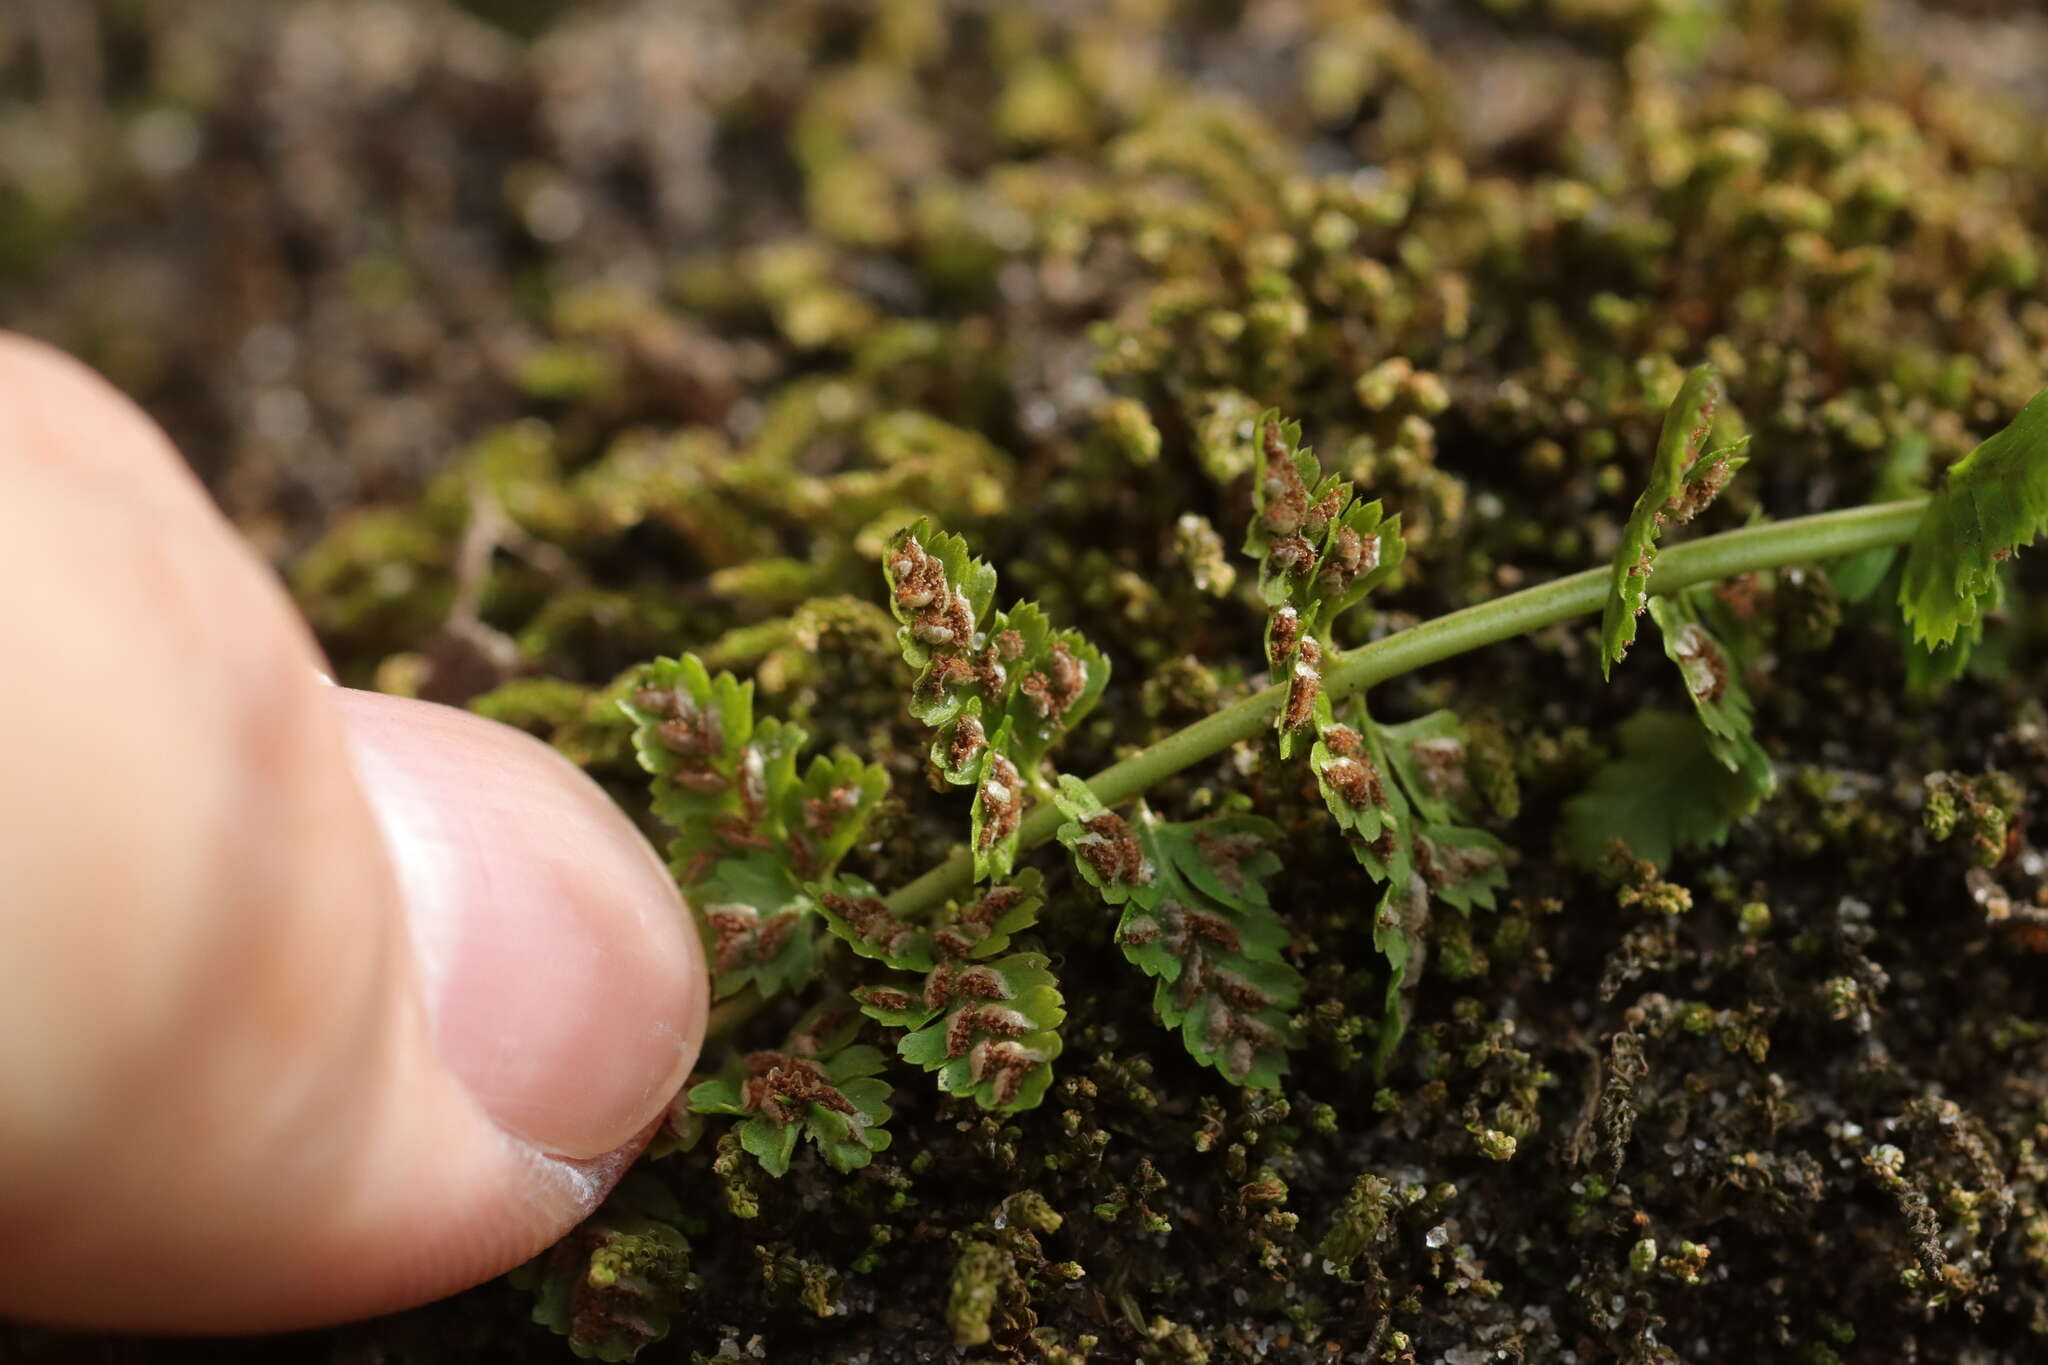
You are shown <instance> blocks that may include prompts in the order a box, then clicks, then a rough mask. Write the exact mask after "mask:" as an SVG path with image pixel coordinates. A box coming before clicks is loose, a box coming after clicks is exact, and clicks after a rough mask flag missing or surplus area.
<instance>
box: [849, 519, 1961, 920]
mask: <svg viewBox="0 0 2048 1365" xmlns="http://www.w3.org/2000/svg"><path fill="white" fill-rule="evenodd" d="M1925 506H1926V499H1924V498H1916V499H1912V500H1910V501H1906V502H1888V503H1880V504H1877V505H1875V506H1870V507H1854V508H1849V509H1847V510H1845V511H1840V512H1822V513H1819V514H1818V515H1815V516H1810V517H1795V518H1793V519H1792V520H1790V521H1774V522H1768V523H1766V524H1764V525H1760V526H1746V527H1744V528H1742V529H1741V530H1739V531H1725V532H1723V533H1721V534H1720V535H1713V536H1706V537H1704V538H1702V539H1700V540H1695V541H1693V542H1691V543H1690V544H1686V545H1677V546H1673V547H1672V548H1670V549H1668V550H1665V551H1664V552H1663V553H1661V554H1660V555H1659V556H1658V557H1657V567H1656V571H1655V574H1654V575H1653V576H1652V578H1651V580H1650V591H1651V592H1653V593H1664V594H1668V593H1674V592H1680V591H1682V590H1684V589H1686V588H1690V587H1694V586H1696V585H1697V584H1700V583H1711V582H1714V581H1716V580H1717V579H1723V578H1732V577H1734V576H1735V575H1736V574H1741V573H1748V572H1750V571H1751V570H1754V569H1774V568H1778V567H1780V566H1782V565H1786V564H1801V563H1808V562H1811V561H1816V560H1826V559H1839V558H1841V557H1843V556H1845V555H1852V554H1856V553H1858V552H1860V551H1863V550H1876V549H1882V548H1884V547H1885V546H1888V545H1903V544H1905V543H1906V541H1908V540H1909V539H1911V538H1912V535H1913V529H1914V527H1916V526H1918V525H1919V524H1920V511H1921V509H1922V508H1923V507H1925ZM1613 578H1614V573H1613V570H1612V569H1611V568H1599V569H1588V570H1586V571H1585V572H1583V573H1575V574H1571V575H1569V576H1567V577H1564V578H1558V579H1553V580H1552V581H1551V582H1548V583H1544V584H1540V585H1538V586H1536V587H1533V588H1524V589H1523V590H1522V591H1520V592H1514V593H1509V594H1508V595H1507V596H1506V597H1496V598H1494V599H1493V600H1492V601H1490V602H1481V603H1479V604H1478V605H1476V606H1470V607H1466V608H1464V609H1462V610H1460V611H1454V612H1451V613H1450V614H1449V615H1447V616H1439V617H1437V618H1435V619H1434V620H1430V621H1424V622H1423V623H1422V624H1420V625H1417V626H1411V627H1409V628H1408V629H1407V630H1404V631H1400V632H1397V633H1396V634H1393V635H1389V636H1387V637H1386V638H1385V639H1382V640H1374V641H1373V642H1372V643H1371V644H1367V645H1361V646H1359V647H1358V648H1357V649H1353V650H1348V651H1346V652H1345V653H1343V654H1341V655H1338V656H1337V659H1336V661H1335V662H1334V663H1333V664H1332V665H1331V666H1330V667H1328V668H1326V669H1325V670H1324V671H1323V690H1324V691H1325V692H1327V693H1328V694H1329V695H1330V696H1331V697H1332V698H1342V697H1348V696H1351V695H1353V694H1354V693H1358V692H1362V691H1364V690H1365V689H1366V688H1368V687H1372V686H1374V685H1376V684H1378V683H1383V682H1385V681H1387V679H1389V678H1396V677H1399V676H1400V675H1401V674H1403V673H1412V672H1413V671H1415V670H1416V669H1418V668H1423V667H1425V666H1427V665H1429V664H1433V663H1438V662H1440V661H1442V660H1444V659H1448V658H1450V657H1452V656H1453V655H1457V654H1463V653H1465V652H1466V651H1468V650H1473V649H1477V648H1479V647H1480V646H1481V645H1490V644H1493V643H1495V642H1497V641H1500V640H1507V639H1512V638H1513V637H1515V636H1517V635H1526V634H1528V633H1529V632H1530V631H1534V630H1541V629H1542V628H1543V627H1545V626H1549V625H1555V624H1556V623H1557V622H1559V621H1566V620H1570V619H1571V618H1572V617H1574V616H1582V615H1584V614H1586V613H1587V612H1593V611H1599V610H1600V609H1601V607H1602V606H1603V605H1604V604H1605V603H1606V600H1607V594H1608V592H1609V590H1610V588H1611V585H1612V582H1613ZM1285 699H1286V688H1285V687H1284V686H1283V685H1278V684H1276V685H1275V686H1272V687H1269V688H1267V689H1266V690H1265V691H1263V692H1259V693H1257V694H1255V695H1253V696H1250V697H1246V698H1245V699H1244V700H1243V701H1240V702H1238V703H1236V704H1235V705H1233V706H1230V707H1227V708H1225V709H1224V710H1221V711H1218V712H1217V713H1216V714H1215V715H1213V716H1206V717H1204V718H1203V719H1201V720H1198V721H1196V722H1195V723H1194V724H1193V725H1190V726H1188V727H1187V728H1186V729H1185V730H1180V731H1177V732H1175V733H1174V734H1171V735H1168V736H1167V737H1166V738H1165V739H1162V740H1160V741H1159V742H1158V743H1157V744H1154V745H1152V746H1151V747H1150V748H1147V749H1142V750H1140V751H1139V752H1137V753H1135V754H1132V755H1131V756H1130V757H1129V758H1126V759H1124V760H1123V761H1121V762H1119V763H1113V764H1111V765H1110V766H1109V767H1107V768H1104V769H1103V770H1102V771H1101V772H1099V773H1097V774H1095V776H1093V777H1091V778H1089V779H1088V785H1089V787H1090V788H1092V789H1093V790H1094V792H1095V796H1096V799H1097V800H1099V801H1101V802H1102V804H1103V805H1105V806H1114V805H1116V804H1118V803H1119V802H1122V801H1127V800H1129V799H1130V798H1131V797H1133V796H1136V795H1137V794H1138V793H1140V792H1142V791H1144V790H1145V789H1146V788H1147V787H1150V786H1151V785H1152V784H1153V783H1155V782H1158V781H1159V780H1160V779H1162V778H1165V777H1168V776H1171V775H1172V774H1174V773H1177V772H1179V771H1180V770H1181V769H1183V768H1187V767H1190V766H1192V765H1194V764H1196V763H1199V762H1201V761H1202V760H1203V759H1205V758H1208V757H1210V756H1211V755H1213V754H1217V753H1220V752H1222V751H1223V750H1225V749H1227V748H1229V747H1230V746H1231V745H1233V744H1236V743H1238V742H1239V741H1241V740H1246V739H1250V738H1252V737H1253V736H1254V735H1256V734H1258V733H1259V732H1260V731H1261V730H1264V729H1267V728H1268V727H1270V726H1271V725H1272V723H1273V716H1274V713H1276V712H1277V711H1278V710H1279V709H1280V705H1281V703H1282V702H1283V701H1284V700H1285ZM1060 820H1061V816H1060V813H1059V809H1058V808H1057V807H1056V806H1054V805H1052V804H1051V803H1050V802H1045V801H1041V802H1040V803H1039V805H1038V806H1037V807H1036V808H1035V809H1033V810H1032V812H1031V814H1030V815H1028V816H1026V817H1025V819H1024V825H1023V828H1022V829H1021V830H1020V831H1019V847H1020V849H1021V848H1036V847H1037V846H1038V845H1040V844H1042V843H1044V842H1045V841H1046V840H1048V839H1050V838H1051V837H1052V835H1053V831H1054V830H1056V829H1058V828H1059V824H1060ZM973 884H974V859H973V857H972V855H971V854H970V853H969V852H968V850H967V849H966V848H965V847H964V846H963V847H959V848H955V849H954V850H953V852H952V853H951V854H950V855H948V857H947V858H946V860H945V861H944V862H942V863H940V864H939V865H938V866H937V867H935V868H933V869H932V870H931V871H929V872H927V873H925V874H924V875H923V876H922V877H919V878H918V879H917V880H916V881H914V882H911V883H910V884H909V885H908V886H905V887H903V888H902V889H901V890H899V891H897V892H896V894H895V895H893V896H891V897H889V908H890V909H891V910H892V911H894V912H895V913H896V914H898V915H900V916H903V917H905V918H910V917H914V916H916V915H920V914H923V913H925V912H927V911H929V910H931V909H933V908H934V907H935V906H937V905H939V904H940V903H941V902H942V901H944V900H946V899H947V898H948V897H949V896H957V895H959V894H960V893H961V892H963V891H965V890H966V889H967V888H968V887H970V886H972V885H973Z"/></svg>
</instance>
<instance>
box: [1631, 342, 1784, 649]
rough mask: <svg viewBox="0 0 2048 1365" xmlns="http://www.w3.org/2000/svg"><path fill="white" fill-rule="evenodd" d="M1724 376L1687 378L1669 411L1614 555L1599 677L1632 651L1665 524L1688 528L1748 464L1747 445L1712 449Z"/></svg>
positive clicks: (1701, 371) (1703, 372)
mask: <svg viewBox="0 0 2048 1365" xmlns="http://www.w3.org/2000/svg"><path fill="white" fill-rule="evenodd" d="M1722 397H1723V394H1722V387H1721V379H1720V375H1719V374H1718V373H1717V372H1716V371H1715V369H1714V367H1713V366H1711V365H1701V366H1698V367H1696V368H1695V369H1693V370H1692V371H1691V372H1689V373H1688V374H1687V375H1686V376H1685V380H1684V382H1683V383H1681V384H1680V385H1679V387H1678V395H1677V397H1675V398H1673V399H1672V400H1671V406H1670V407H1669V408H1668V409H1666V410H1665V413H1664V426H1663V428H1662V430H1661V431H1659V432H1658V435H1657V453H1656V456H1655V457H1654V459H1653V460H1652V461H1651V464H1650V480H1649V483H1648V484H1647V485H1645V487H1644V488H1643V492H1642V496H1640V497H1638V498H1637V499H1636V505H1635V508H1634V510H1632V511H1631V512H1630V513H1629V518H1628V525H1627V527H1626V528H1624V529H1623V531H1622V535H1621V544H1620V545H1619V546H1618V547H1617V548H1616V549H1615V552H1614V585H1613V587H1612V589H1611V590H1610V591H1609V593H1608V596H1607V605H1606V607H1605V608H1604V609H1603V611H1602V613H1601V618H1600V672H1601V676H1603V677H1605V676H1608V675H1609V674H1611V673H1612V672H1613V670H1614V665H1615V664H1616V663H1617V662H1619V661H1620V659H1621V657H1622V656H1623V655H1624V654H1627V653H1628V647H1629V646H1630V645H1631V644H1633V643H1635V638H1636V617H1638V616H1640V615H1641V614H1642V612H1643V607H1644V605H1645V603H1646V602H1647V601H1648V599H1649V592H1650V570H1651V568H1652V566H1653V565H1654V564H1655V563H1656V560H1657V537H1658V536H1659V535H1660V534H1662V532H1663V530H1664V526H1665V524H1666V523H1667V522H1687V521H1691V520H1692V519H1693V517H1695V516H1697V515H1698V514H1699V513H1700V512H1701V511H1702V510H1704V509H1705V507H1706V506H1707V504H1708V503H1711V502H1712V501H1713V500H1714V499H1715V497H1717V496H1718V495H1719V494H1720V492H1721V490H1722V489H1723V488H1725V487H1726V486H1727V484H1728V480H1729V479H1731V478H1733V477H1734V476H1735V472H1736V471H1737V470H1739V469H1741V468H1742V466H1743V465H1745V464H1747V463H1748V462H1749V456H1748V454H1747V451H1748V448H1749V438H1748V437H1747V436H1742V437H1738V438H1736V439H1734V440H1724V441H1722V442H1719V443H1715V442H1714V441H1713V437H1714V435H1715V434H1716V431H1717V427H1716V424H1715V412H1716V410H1717V409H1718V408H1719V407H1720V406H1721V401H1722Z"/></svg>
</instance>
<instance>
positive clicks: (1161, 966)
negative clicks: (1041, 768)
mask: <svg viewBox="0 0 2048 1365" xmlns="http://www.w3.org/2000/svg"><path fill="white" fill-rule="evenodd" d="M1057 799H1058V801H1059V807H1060V812H1061V813H1062V814H1064V815H1065V816H1066V817H1067V823H1065V824H1063V825H1061V826H1060V828H1059V834H1058V837H1059V841H1060V842H1061V843H1062V844H1064V845H1066V847H1067V848H1068V849H1069V850H1070V851H1071V852H1072V853H1073V855H1074V866H1075V868H1076V869H1077V870H1078V871H1079V872H1080V874H1081V876H1082V878H1083V879H1084V880H1085V881H1087V882H1088V883H1089V884H1090V885H1091V886H1094V887H1095V888H1096V889H1097V890H1098V891H1100V892H1101V893H1102V898H1103V899H1104V900H1105V901H1107V902H1108V903H1109V904H1111V905H1121V906H1122V907H1123V908H1124V909H1123V916H1122V919H1121V920H1120V921H1119V922H1118V924H1117V944H1118V946H1119V947H1121V948H1122V949H1123V951H1124V956H1125V957H1127V958H1129V959H1130V960H1131V962H1133V963H1134V964H1136V965H1137V966H1138V967H1139V968H1140V969H1141V970H1143V971H1144V972H1146V973H1147V974H1148V975H1150V976H1153V977H1155V978H1157V982H1158V984H1157V985H1156V987H1155V988H1154V990H1153V994H1152V1007H1153V1010H1154V1012H1155V1013H1157V1014H1158V1016H1159V1019H1160V1022H1161V1023H1163V1024H1165V1025H1166V1026H1167V1027H1168V1028H1173V1029H1178V1030H1180V1034H1181V1041H1182V1042H1183V1043H1184V1044H1185V1045H1186V1047H1187V1049H1188V1052H1189V1053H1190V1054H1191V1055H1192V1056H1193V1057H1194V1058H1195V1060H1197V1061H1199V1062H1202V1063H1205V1064H1207V1065H1209V1066H1213V1067H1215V1068H1216V1069H1217V1070H1218V1071H1219V1072H1221V1073H1222V1074H1223V1075H1224V1077H1225V1078H1227V1079H1229V1080H1231V1081H1234V1082H1236V1083H1237V1084H1239V1085H1245V1086H1251V1087H1254V1088H1259V1089H1270V1088H1272V1087H1274V1086H1277V1085H1278V1084H1279V1083H1280V1077H1281V1075H1282V1073H1283V1072H1285V1070H1286V1069H1287V1057H1286V1049H1287V1047H1288V1045H1289V1042H1290V1034H1289V1030H1288V1025H1287V1012H1288V1011H1289V1010H1291V1009H1293V1008H1294V1006H1295V1004H1296V1003H1297V1002H1298V1001H1299V1000H1300V998H1301V984H1302V983H1301V974H1300V973H1299V972H1297V971H1296V970H1295V969H1294V967H1293V966H1291V965H1290V964H1289V963H1288V962H1287V960H1286V958H1285V956H1284V955H1283V951H1282V950H1283V949H1284V948H1285V947H1286V945H1287V937H1288V936H1287V930H1286V927H1285V926H1284V925H1283V924H1281V922H1280V918H1279V916H1278V915H1277V914H1275V913H1274V911H1273V908H1272V904H1271V902H1270V901H1269V900H1268V899H1267V896H1266V885H1265V884H1266V882H1267V880H1268V879H1269V878H1271V877H1272V875H1273V874H1274V873H1275V872H1277V871H1279V869H1280V860H1279V858H1278V857H1277V856H1275V855H1274V853H1273V852H1272V848H1271V844H1272V842H1273V838H1274V836H1275V834H1276V830H1275V829H1274V827H1273V825H1272V824H1271V823H1270V822H1269V821H1266V820H1262V819H1260V818H1258V817H1257V816H1252V815H1218V816H1211V817H1210V818H1208V819H1206V820H1199V821H1195V822H1193V823H1190V824H1169V823H1167V822H1165V821H1162V820H1160V819H1158V818H1157V817H1156V816H1154V815H1153V814H1152V812H1151V811H1150V810H1149V809H1147V808H1146V807H1145V806H1144V805H1143V804H1140V805H1139V807H1138V809H1137V811H1136V812H1135V814H1134V815H1133V816H1132V818H1131V820H1130V821H1128V822H1126V821H1125V820H1124V818H1123V817H1122V816H1119V815H1117V814H1116V813H1115V812H1113V811H1110V810H1108V809H1107V808H1105V807H1104V806H1103V805H1102V803H1101V802H1100V801H1098V800H1096V798H1095V794H1094V793H1093V792H1092V791H1090V790H1089V789H1088V787H1087V785H1086V784H1085V783H1082V782H1080V781H1078V780H1076V779H1074V778H1071V777H1066V778H1062V779H1061V780H1060V790H1059V796H1058V798H1057Z"/></svg>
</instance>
